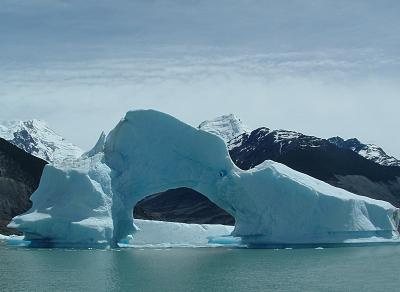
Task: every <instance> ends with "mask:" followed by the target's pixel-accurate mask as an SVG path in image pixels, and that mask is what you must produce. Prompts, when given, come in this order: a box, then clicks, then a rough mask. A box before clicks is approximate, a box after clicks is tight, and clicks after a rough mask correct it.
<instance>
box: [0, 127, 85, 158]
mask: <svg viewBox="0 0 400 292" xmlns="http://www.w3.org/2000/svg"><path fill="white" fill-rule="evenodd" d="M0 137H1V138H3V139H5V140H7V141H9V142H11V143H12V144H14V145H16V146H17V147H19V148H21V149H22V150H24V151H26V152H27V153H30V154H32V155H34V156H36V157H39V158H41V159H43V160H46V161H48V162H51V163H58V162H61V161H62V160H70V159H75V158H77V157H80V156H81V155H82V154H83V151H82V149H80V148H79V147H78V146H75V145H73V144H72V143H70V142H68V141H66V140H65V138H63V137H61V136H60V135H58V134H57V133H55V132H54V131H53V130H52V129H50V128H49V127H48V126H47V124H46V123H45V122H43V121H41V120H28V121H8V122H3V123H1V124H0Z"/></svg>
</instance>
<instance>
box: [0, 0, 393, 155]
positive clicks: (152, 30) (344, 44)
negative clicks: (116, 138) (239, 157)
mask: <svg viewBox="0 0 400 292" xmlns="http://www.w3.org/2000/svg"><path fill="white" fill-rule="evenodd" d="M0 4H1V5H0V68H1V70H0V120H8V119H28V118H40V119H43V120H45V121H47V122H48V124H49V125H50V126H51V127H53V128H54V129H56V130H57V131H58V132H59V133H60V134H62V135H64V136H65V137H67V138H68V139H69V140H71V141H72V142H74V143H76V144H78V145H79V146H82V147H83V148H85V149H87V148H90V147H91V146H92V145H93V144H94V143H95V141H96V139H97V136H98V135H99V134H100V132H101V131H102V130H106V131H108V130H110V129H111V128H112V127H113V126H114V125H115V124H116V123H117V122H118V120H119V119H120V118H122V117H123V115H124V113H125V112H126V111H128V110H131V109H138V108H154V109H158V110H161V111H165V112H167V113H170V114H173V115H175V116H177V117H178V118H180V119H182V120H183V121H186V122H188V123H190V124H192V125H197V124H199V123H200V122H201V121H203V120H205V119H210V118H213V117H215V116H218V115H221V114H225V113H235V114H236V115H237V116H238V117H240V118H241V119H242V120H243V121H244V122H245V123H247V124H248V125H249V126H250V127H252V128H256V127H259V126H267V127H270V128H284V129H291V130H297V131H301V132H303V133H305V134H311V135H317V136H322V137H330V136H336V135H340V136H343V137H345V138H350V137H358V138H360V139H361V140H362V141H364V142H370V143H376V144H378V145H381V146H382V147H383V148H384V149H385V150H386V151H387V152H388V153H389V154H392V155H396V156H397V157H400V139H399V138H398V135H397V133H398V129H399V128H400V119H399V112H400V57H399V56H400V17H398V16H399V15H400V2H399V1H397V0H393V1H385V0H382V1H366V0H364V1H361V0H360V1H357V0H352V1H344V0H343V1H340V0H339V1H337V0H336V1H333V0H332V1H323V0H321V1H318V0H309V1H306V0H302V1H300V0H299V1H296V0H292V1H289V0H288V1H255V0H254V1H252V0H241V1H228V0H221V1H211V0H205V1H195V0H182V1H177V0H175V1H161V0H143V1H141V0H139V1H134V0H130V1H128V0H114V1H103V0H96V1H95V0H86V1H79V0H58V1H57V0H31V1H22V0H0Z"/></svg>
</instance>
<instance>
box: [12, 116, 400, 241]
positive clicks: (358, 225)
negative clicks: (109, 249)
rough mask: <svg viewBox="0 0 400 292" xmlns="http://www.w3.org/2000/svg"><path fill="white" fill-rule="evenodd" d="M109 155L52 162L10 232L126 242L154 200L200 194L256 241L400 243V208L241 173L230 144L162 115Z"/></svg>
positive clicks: (272, 170)
mask: <svg viewBox="0 0 400 292" xmlns="http://www.w3.org/2000/svg"><path fill="white" fill-rule="evenodd" d="M103 149H104V150H103V152H99V153H97V154H96V155H94V156H93V157H91V158H86V159H82V160H78V161H76V163H73V164H71V166H69V167H67V166H64V168H60V167H55V166H46V168H45V171H44V175H43V178H42V181H41V183H40V186H39V188H38V190H37V191H36V192H35V193H34V194H33V195H32V201H33V206H32V208H31V210H30V211H28V212H27V213H26V214H24V215H21V216H17V217H15V218H14V219H13V221H12V222H11V223H10V227H12V228H18V229H19V230H21V231H23V232H24V233H25V235H26V237H27V239H30V240H32V239H33V240H34V241H38V242H40V241H47V242H51V243H56V244H66V245H68V244H74V245H84V246H87V245H98V244H100V245H101V244H107V243H108V244H111V245H114V246H115V245H117V243H118V242H121V241H123V240H126V238H127V237H128V236H130V235H131V234H133V233H135V231H136V230H137V227H136V226H135V225H134V223H133V218H132V209H133V207H134V206H135V204H136V203H137V202H138V201H140V200H141V199H143V198H144V197H146V196H149V195H152V194H154V193H158V192H161V191H165V190H167V189H173V188H178V187H188V188H192V189H194V190H196V191H198V192H200V193H202V194H203V195H205V196H207V197H208V198H209V199H210V200H211V201H213V202H214V203H215V204H217V205H218V206H219V207H221V208H223V209H225V210H226V211H227V212H229V213H230V214H232V215H233V216H234V217H235V220H236V225H235V229H234V231H233V233H232V235H234V236H237V237H241V238H242V241H243V242H244V243H247V244H255V245H259V244H261V245H264V244H309V243H342V242H346V241H353V240H362V241H369V240H372V239H373V240H374V241H376V239H377V238H378V239H379V240H382V241H384V240H397V239H398V237H399V234H398V232H397V227H398V223H399V222H398V221H399V211H398V209H396V208H395V207H393V206H392V205H391V204H389V203H387V202H383V201H377V200H373V199H369V198H366V197H361V196H357V195H355V194H352V193H350V192H347V191H345V190H342V189H339V188H336V187H333V186H331V185H329V184H326V183H324V182H321V181H319V180H317V179H314V178H312V177H310V176H307V175H305V174H302V173H300V172H297V171H294V170H292V169H290V168H288V167H286V166H284V165H282V164H279V163H275V162H272V161H266V162H264V163H262V164H261V165H259V166H257V167H256V168H254V169H252V170H250V171H243V170H240V169H239V168H237V167H236V166H235V165H234V164H233V162H232V161H231V159H230V157H229V154H228V151H227V148H226V145H225V143H224V141H223V140H222V139H220V138H219V137H217V136H215V135H213V134H210V133H208V132H205V131H202V130H198V129H195V128H192V127H190V126H188V125H186V124H184V123H182V122H180V121H178V120H176V119H175V118H173V117H171V116H168V115H166V114H163V113H160V112H156V111H152V110H150V111H133V112H128V113H127V115H126V116H125V118H124V119H123V120H122V121H121V122H120V123H119V124H118V125H117V126H116V127H115V129H114V130H113V131H111V133H110V134H109V135H108V136H107V139H106V142H105V145H104V148H103Z"/></svg>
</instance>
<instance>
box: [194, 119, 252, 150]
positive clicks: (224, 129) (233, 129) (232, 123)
mask: <svg viewBox="0 0 400 292" xmlns="http://www.w3.org/2000/svg"><path fill="white" fill-rule="evenodd" d="M199 129H200V130H203V131H206V132H209V133H212V134H215V135H217V136H219V137H221V138H222V139H223V140H224V141H225V143H228V142H229V141H230V140H232V139H233V138H235V137H236V136H239V135H241V134H244V133H249V132H251V130H250V129H249V128H248V127H247V126H246V125H244V124H243V123H242V121H241V120H240V119H238V118H237V117H236V116H235V115H233V114H229V115H224V116H221V117H217V118H215V119H213V120H209V121H204V122H202V123H201V124H200V125H199Z"/></svg>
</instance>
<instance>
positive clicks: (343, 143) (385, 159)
mask: <svg viewBox="0 0 400 292" xmlns="http://www.w3.org/2000/svg"><path fill="white" fill-rule="evenodd" d="M328 141H329V142H331V143H333V144H335V145H336V146H338V147H340V148H344V149H350V150H352V151H354V152H356V153H358V154H359V155H361V156H363V157H365V158H367V159H368V160H372V161H374V162H376V163H378V164H381V165H386V166H400V160H398V159H396V158H395V157H393V156H390V155H388V154H386V152H385V151H384V150H383V149H382V148H381V147H379V146H377V145H374V144H364V143H362V142H360V141H359V140H358V139H356V138H353V139H348V140H344V139H343V138H341V137H332V138H329V139H328Z"/></svg>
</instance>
